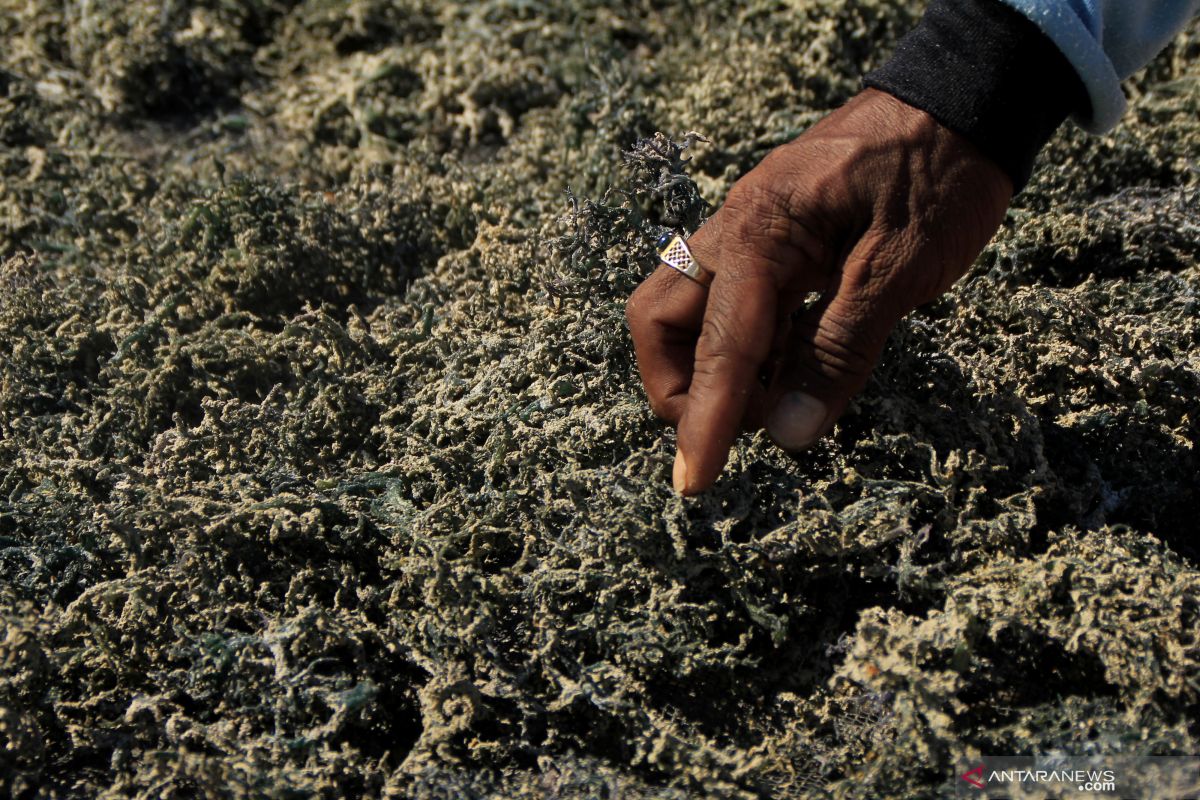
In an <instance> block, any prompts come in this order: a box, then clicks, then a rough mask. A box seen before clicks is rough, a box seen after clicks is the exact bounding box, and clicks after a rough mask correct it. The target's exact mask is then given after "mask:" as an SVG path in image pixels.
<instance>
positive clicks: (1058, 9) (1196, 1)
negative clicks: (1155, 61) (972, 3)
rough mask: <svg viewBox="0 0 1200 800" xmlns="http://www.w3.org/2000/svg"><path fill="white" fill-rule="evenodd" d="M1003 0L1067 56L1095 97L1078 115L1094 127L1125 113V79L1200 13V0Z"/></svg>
mask: <svg viewBox="0 0 1200 800" xmlns="http://www.w3.org/2000/svg"><path fill="white" fill-rule="evenodd" d="M1002 1H1003V2H1004V3H1005V4H1006V5H1008V6H1010V7H1011V8H1013V9H1014V10H1016V11H1018V12H1020V13H1021V14H1022V15H1024V16H1025V17H1026V18H1028V19H1029V20H1030V21H1031V22H1033V24H1034V25H1036V26H1037V27H1038V29H1039V30H1041V32H1042V33H1043V34H1045V36H1046V37H1047V38H1048V39H1050V40H1051V41H1052V42H1054V44H1055V45H1056V46H1057V47H1058V49H1059V50H1060V51H1062V53H1063V55H1065V56H1066V58H1067V60H1068V61H1069V62H1070V64H1071V66H1072V67H1073V68H1074V70H1075V72H1076V73H1077V74H1078V75H1079V77H1080V79H1081V80H1082V81H1083V85H1084V87H1085V88H1086V90H1087V94H1088V99H1089V101H1090V102H1089V108H1088V109H1086V110H1083V111H1081V112H1080V113H1077V114H1076V115H1075V121H1076V122H1078V123H1079V125H1080V126H1081V127H1082V128H1084V129H1085V130H1088V131H1091V132H1093V133H1103V132H1104V131H1107V130H1109V129H1110V128H1112V127H1113V126H1114V125H1116V124H1117V121H1118V120H1119V119H1120V118H1121V115H1122V114H1124V113H1125V96H1124V94H1123V93H1122V92H1121V81H1122V80H1124V79H1125V78H1128V77H1129V76H1130V75H1132V74H1133V73H1135V72H1137V71H1138V70H1139V69H1141V68H1142V67H1144V66H1146V64H1147V63H1149V62H1150V59H1152V58H1154V56H1156V55H1157V54H1158V53H1159V51H1161V50H1162V49H1163V48H1164V47H1166V46H1167V43H1168V42H1170V41H1171V39H1172V38H1173V37H1174V36H1175V34H1177V33H1178V32H1179V31H1180V30H1182V29H1183V27H1184V26H1185V25H1187V23H1188V21H1189V20H1191V19H1192V18H1193V17H1195V16H1196V14H1197V13H1200V0H1002Z"/></svg>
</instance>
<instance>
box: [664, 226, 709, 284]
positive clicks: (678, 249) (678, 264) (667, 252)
mask: <svg viewBox="0 0 1200 800" xmlns="http://www.w3.org/2000/svg"><path fill="white" fill-rule="evenodd" d="M658 247H659V251H658V260H659V261H661V262H662V263H664V264H666V265H667V266H668V267H670V268H672V269H674V270H677V271H679V272H682V273H683V274H684V275H686V276H688V277H689V278H691V279H692V280H694V281H695V282H696V283H698V284H700V285H701V286H703V287H705V288H708V286H709V285H710V284H711V283H712V282H713V274H712V273H711V272H709V271H708V270H706V269H705V268H704V267H702V266H700V262H698V261H696V257H695V256H693V255H692V251H691V249H690V248H688V246H687V242H685V241H684V240H683V237H682V236H680V235H679V234H677V233H676V234H671V233H664V234H663V235H662V236H660V237H659V239H658Z"/></svg>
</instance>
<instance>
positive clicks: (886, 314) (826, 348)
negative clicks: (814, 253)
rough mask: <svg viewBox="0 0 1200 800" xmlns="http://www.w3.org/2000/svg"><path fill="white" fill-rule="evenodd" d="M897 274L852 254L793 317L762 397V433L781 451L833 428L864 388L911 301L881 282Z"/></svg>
mask: <svg viewBox="0 0 1200 800" xmlns="http://www.w3.org/2000/svg"><path fill="white" fill-rule="evenodd" d="M856 249H860V248H856ZM856 261H857V263H856ZM896 272H897V270H894V269H889V268H886V267H885V268H880V267H878V266H877V267H875V268H874V269H872V268H871V267H870V266H869V264H868V263H867V262H864V261H863V260H861V257H860V258H859V259H856V258H855V254H853V253H852V254H851V256H850V258H848V259H847V262H846V265H845V266H844V267H843V269H842V271H841V272H840V273H839V278H840V279H839V281H838V283H837V284H836V285H835V286H834V287H832V288H831V289H830V290H829V291H828V292H826V294H825V296H824V297H822V298H821V300H820V301H819V302H818V303H817V304H816V305H814V306H813V307H812V308H809V309H807V310H805V311H803V312H800V314H799V316H798V317H797V318H796V319H794V320H793V327H792V330H791V333H790V335H789V338H788V343H787V345H786V347H785V353H786V356H785V359H784V361H783V363H782V364H781V366H780V368H779V371H778V372H777V373H776V376H775V380H774V382H773V384H772V387H771V392H770V395H769V397H768V398H767V407H768V408H771V411H770V413H769V416H768V418H767V433H768V434H770V436H771V438H772V439H773V440H774V441H775V443H776V444H778V445H779V446H780V447H782V448H783V449H784V450H792V451H795V450H803V449H804V448H806V447H808V446H810V445H812V444H813V443H814V442H815V441H817V439H819V438H820V437H822V436H823V435H825V434H826V433H827V432H828V431H829V430H830V429H831V428H833V425H834V423H835V422H836V421H837V419H838V418H839V417H840V416H841V415H842V412H843V411H845V409H846V406H847V404H849V402H850V399H851V398H852V397H854V395H856V394H858V392H860V391H861V390H862V388H863V386H865V385H866V383H867V380H868V379H869V378H870V376H871V370H873V369H874V368H875V364H876V363H878V361H879V357H880V355H881V354H882V352H883V348H884V345H885V344H886V343H887V337H888V334H890V333H891V331H892V328H894V327H895V325H896V323H897V322H899V321H900V318H901V317H903V316H904V314H906V313H907V312H908V311H910V310H911V309H912V308H913V307H915V306H916V305H917V303H916V302H913V303H911V304H906V303H905V302H904V298H903V297H902V296H896V292H897V290H898V289H899V288H900V287H898V286H895V285H889V284H894V282H892V281H889V280H887V276H889V275H893V274H895V273H896Z"/></svg>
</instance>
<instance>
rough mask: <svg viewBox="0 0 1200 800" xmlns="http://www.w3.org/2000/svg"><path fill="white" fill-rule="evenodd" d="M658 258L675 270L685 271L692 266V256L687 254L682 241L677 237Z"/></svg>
mask: <svg viewBox="0 0 1200 800" xmlns="http://www.w3.org/2000/svg"><path fill="white" fill-rule="evenodd" d="M658 256H659V258H661V259H662V260H663V261H665V262H667V263H668V264H670V265H671V266H672V267H675V268H676V269H687V268H688V267H690V266H691V265H692V254H691V253H689V252H688V249H687V245H685V244H684V243H683V239H681V238H680V237H678V236H676V237H675V238H674V239H672V240H671V243H670V244H668V245H667V246H666V248H665V249H664V250H663V251H662V252H661V253H659V254H658Z"/></svg>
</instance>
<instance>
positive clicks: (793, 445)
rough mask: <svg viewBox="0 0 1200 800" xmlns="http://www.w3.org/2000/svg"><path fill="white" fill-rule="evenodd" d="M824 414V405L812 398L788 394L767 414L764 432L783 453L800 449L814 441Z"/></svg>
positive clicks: (823, 419)
mask: <svg viewBox="0 0 1200 800" xmlns="http://www.w3.org/2000/svg"><path fill="white" fill-rule="evenodd" d="M828 413H829V411H828V409H826V408H825V404H824V403H822V402H821V401H820V400H818V399H817V398H815V397H813V396H812V395H810V394H804V392H791V393H789V394H785V395H784V396H783V397H781V398H780V399H779V405H777V406H775V410H774V411H772V412H771V418H770V419H769V420H767V433H769V434H770V435H771V438H772V439H774V440H775V443H776V444H777V445H779V446H780V447H782V448H783V449H784V450H803V449H804V448H805V447H808V446H809V445H810V444H812V443H813V442H815V441H816V440H817V437H818V436H819V435H820V434H821V429H822V428H824V427H825V415H826V414H828Z"/></svg>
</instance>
